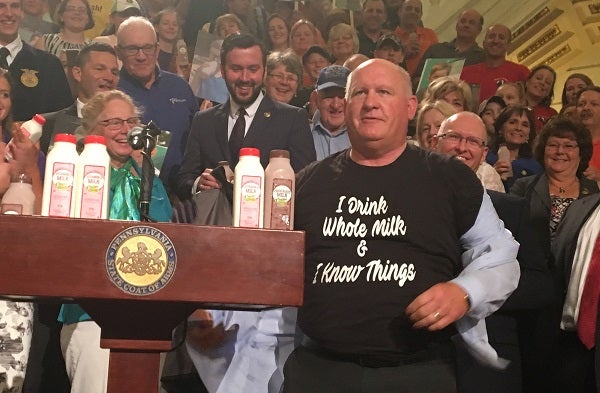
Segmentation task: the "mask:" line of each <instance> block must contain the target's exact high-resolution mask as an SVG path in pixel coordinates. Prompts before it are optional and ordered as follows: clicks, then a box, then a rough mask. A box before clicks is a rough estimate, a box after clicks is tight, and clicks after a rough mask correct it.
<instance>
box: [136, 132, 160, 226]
mask: <svg viewBox="0 0 600 393" xmlns="http://www.w3.org/2000/svg"><path fill="white" fill-rule="evenodd" d="M160 133H161V130H160V129H159V128H158V127H156V125H155V124H154V123H153V122H152V121H150V122H149V123H148V125H147V126H146V127H144V130H143V131H142V134H141V135H140V137H141V139H142V141H141V142H143V146H142V175H141V186H140V200H139V203H138V209H139V211H140V220H141V221H144V222H156V220H155V219H153V218H152V217H150V201H151V200H152V184H153V182H154V169H155V168H154V162H153V161H152V157H151V155H150V154H151V153H152V150H154V148H155V147H156V137H157V136H158V135H160Z"/></svg>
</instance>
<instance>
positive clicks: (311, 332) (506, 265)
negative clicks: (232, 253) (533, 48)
mask: <svg viewBox="0 0 600 393" xmlns="http://www.w3.org/2000/svg"><path fill="white" fill-rule="evenodd" d="M331 6H332V3H331V2H330V1H328V0H304V1H291V0H255V1H251V0H223V1H221V0H211V1H208V0H206V1H205V0H202V1H198V0H0V128H1V131H2V143H1V144H0V157H4V156H5V154H4V153H5V152H6V151H8V152H9V153H10V155H12V157H13V159H12V160H10V161H8V162H5V161H4V160H2V163H0V196H1V195H2V194H3V193H4V192H5V191H6V190H7V189H8V187H9V185H10V182H11V178H14V177H15V176H18V175H20V174H25V175H26V176H27V177H29V178H30V179H31V182H32V188H33V191H34V193H35V195H36V197H37V203H36V210H37V213H39V212H40V209H41V207H40V206H41V195H42V191H41V190H42V186H43V182H44V179H43V174H44V167H45V156H46V155H47V154H48V152H49V151H50V149H52V144H53V140H54V137H55V135H56V134H59V133H71V134H74V135H75V136H76V137H77V139H78V140H81V139H83V138H84V137H85V136H87V135H102V136H103V137H104V138H105V140H106V146H107V151H108V153H109V155H110V157H111V167H112V169H111V181H110V218H111V219H127V220H140V215H139V212H138V211H137V209H136V208H135V206H136V203H137V202H136V201H135V200H134V199H135V198H134V196H135V195H139V191H140V190H139V188H140V181H139V179H140V175H141V169H140V167H141V165H140V160H139V154H137V152H136V151H135V150H133V149H132V148H131V146H130V145H129V143H128V140H127V139H128V138H127V133H128V132H129V130H131V129H132V128H133V127H135V126H138V125H140V124H142V123H144V124H146V123H148V122H150V121H153V122H154V123H155V124H156V125H157V126H158V127H159V128H160V129H162V130H164V131H163V133H164V134H165V135H168V138H166V139H167V140H168V141H169V144H168V150H167V152H166V155H165V157H164V162H163V163H162V165H161V167H160V168H157V172H158V173H159V176H158V177H157V178H156V179H155V181H154V184H153V198H152V202H151V204H150V216H152V217H153V218H154V219H156V220H157V221H163V222H164V221H177V222H184V223H191V222H194V209H195V205H194V196H195V195H196V194H197V193H199V192H204V191H206V190H210V189H218V188H221V187H222V184H221V183H220V182H219V181H218V180H217V178H215V176H213V175H212V170H213V169H214V168H216V167H218V166H219V165H220V163H222V162H223V161H227V162H228V163H229V165H230V167H231V168H234V167H235V165H236V164H237V162H238V160H239V157H238V154H239V149H240V148H241V147H256V148H258V149H259V150H260V162H261V164H262V165H263V167H266V166H267V164H268V161H269V154H270V151H271V150H274V149H285V150H288V151H289V152H290V159H291V160H290V161H291V166H292V168H293V169H294V171H295V172H296V173H297V188H296V191H297V192H296V205H295V216H296V222H295V227H296V229H299V230H303V231H305V232H306V256H305V258H306V264H305V294H304V305H303V306H302V307H300V308H299V309H298V310H296V309H292V308H283V309H270V310H264V311H261V312H242V311H227V310H202V311H199V312H197V313H195V316H194V317H193V320H192V319H191V320H190V323H189V326H188V328H187V335H188V338H187V340H186V342H185V345H183V346H182V347H180V348H179V350H181V351H183V353H184V355H185V356H186V357H188V358H189V361H190V362H191V363H193V364H194V367H195V369H196V372H195V373H194V374H195V378H191V379H190V378H187V379H184V378H182V379H181V380H180V381H177V378H175V379H173V378H171V379H170V381H169V383H165V384H164V386H163V387H164V388H165V389H167V390H168V392H169V393H176V392H209V393H228V392H251V393H253V392H256V393H260V392H269V393H275V392H280V391H283V392H397V391H408V392H465V393H467V392H478V393H481V392H484V393H485V392H508V393H520V392H533V393H538V392H560V393H563V392H574V393H579V392H581V393H587V392H600V375H597V373H598V372H600V371H596V370H600V366H599V365H600V356H596V354H595V352H596V341H597V339H596V336H598V335H597V326H596V317H597V315H598V313H597V309H598V299H599V297H600V290H599V289H598V288H600V285H598V283H599V282H600V246H596V243H598V241H600V240H598V241H597V238H598V234H599V232H600V225H598V224H599V223H598V222H597V221H598V217H599V216H598V214H597V211H598V209H600V207H599V205H600V189H599V187H598V184H600V183H599V182H600V87H597V86H595V85H594V81H593V80H591V79H590V78H589V77H588V76H587V75H585V74H580V73H577V74H572V75H569V76H568V77H567V79H566V81H565V83H564V86H563V87H562V92H560V91H559V90H557V87H555V82H556V79H557V75H556V72H555V70H554V69H552V67H550V66H548V65H543V64H541V65H537V66H535V67H533V68H532V69H531V70H530V69H528V68H527V67H526V66H524V65H521V64H518V63H514V62H511V61H509V60H507V51H508V48H509V45H510V43H511V37H512V34H511V30H510V28H509V27H507V26H505V25H503V24H499V23H496V22H497V21H492V22H491V23H489V22H488V23H487V24H485V22H484V18H483V16H482V15H481V13H480V12H479V11H478V10H475V9H465V10H463V11H462V12H460V14H459V15H458V18H457V20H456V37H455V38H454V39H452V40H451V41H448V42H438V37H437V35H436V33H435V29H434V27H435V26H430V27H431V28H429V27H425V26H423V21H422V16H423V7H422V4H421V1H420V0H363V1H361V7H362V8H361V9H360V10H357V11H356V12H354V13H353V14H350V12H349V11H347V10H342V9H335V8H333V9H332V8H331ZM480 35H483V37H482V41H481V42H482V45H481V46H480V45H479V44H478V39H479V38H480ZM207 37H209V40H208V41H207V40H206V38H207ZM456 58H459V59H464V64H463V63H461V67H459V69H456V68H455V66H454V65H453V64H452V63H453V62H454V61H455V60H456ZM555 90H556V91H555ZM555 93H556V94H557V95H558V93H561V103H560V105H561V107H560V110H559V111H557V110H555V109H554V108H553V107H552V104H555V103H554V101H553V98H554V95H555ZM557 109H558V108H557ZM36 113H39V114H43V116H44V117H45V118H46V122H45V124H44V126H43V131H42V136H41V138H40V141H39V143H33V142H31V140H30V139H28V138H27V136H26V135H25V134H24V133H23V132H22V130H21V129H20V124H21V123H22V122H23V121H25V120H28V119H30V118H32V117H33V115H34V114H36ZM11 139H12V141H13V142H11V143H10V144H9V143H8V142H9V140H11ZM192 207H193V208H192ZM182 212H184V213H182ZM265 257H268V256H265ZM590 299H592V300H590ZM198 318H199V319H200V321H201V322H202V323H197V322H198ZM599 337H600V336H599ZM7 343H8V345H7ZM0 344H2V345H1V346H0V354H1V355H2V356H0V393H9V392H10V393H20V392H32V393H33V392H36V393H37V392H52V393H57V392H58V393H61V392H67V391H71V392H84V393H104V392H106V387H107V378H108V362H109V359H108V351H107V350H105V349H102V348H100V327H99V326H98V325H97V324H96V323H95V322H94V321H93V320H92V319H91V317H90V316H89V315H88V314H87V313H86V312H85V310H84V309H82V308H81V307H79V306H78V305H74V304H69V305H64V306H62V307H61V306H60V305H55V304H47V303H35V304H32V303H23V302H12V301H1V302H0ZM174 381H175V382H174ZM597 386H598V387H597Z"/></svg>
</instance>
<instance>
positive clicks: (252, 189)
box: [240, 176, 263, 228]
mask: <svg viewBox="0 0 600 393" xmlns="http://www.w3.org/2000/svg"><path fill="white" fill-rule="evenodd" d="M261 194H262V178H261V177H260V176H242V187H241V196H240V226H241V227H246V228H259V227H260V217H261V215H262V214H263V212H262V209H261V203H260V201H261Z"/></svg>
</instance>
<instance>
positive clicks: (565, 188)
mask: <svg viewBox="0 0 600 393" xmlns="http://www.w3.org/2000/svg"><path fill="white" fill-rule="evenodd" d="M575 184H579V179H578V178H575V179H573V180H572V181H571V182H570V183H569V184H561V185H558V184H554V183H552V182H550V186H551V187H553V188H554V189H555V190H558V194H559V195H560V194H566V193H569V192H570V191H572V190H573V188H572V187H573V185H575Z"/></svg>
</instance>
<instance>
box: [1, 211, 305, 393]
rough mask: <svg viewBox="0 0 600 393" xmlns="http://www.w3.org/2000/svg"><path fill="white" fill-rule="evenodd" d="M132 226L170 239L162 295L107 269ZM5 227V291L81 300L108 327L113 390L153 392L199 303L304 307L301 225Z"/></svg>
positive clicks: (37, 223)
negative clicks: (177, 335)
mask: <svg viewBox="0 0 600 393" xmlns="http://www.w3.org/2000/svg"><path fill="white" fill-rule="evenodd" d="M134 227H136V228H138V227H140V228H142V232H143V231H151V232H156V231H154V229H158V230H159V231H160V232H162V233H163V234H164V235H166V236H167V237H168V239H170V241H171V243H172V248H173V249H172V250H171V251H173V254H175V255H176V260H175V262H173V261H171V264H170V265H169V263H167V267H169V266H170V267H171V268H173V269H172V270H171V271H170V274H169V277H166V278H165V279H163V281H162V282H163V284H164V285H162V288H160V289H159V290H157V291H156V292H151V291H147V292H146V293H144V291H143V290H140V289H137V290H133V289H132V288H133V287H132V286H130V285H121V286H118V285H117V284H116V283H115V280H114V277H115V275H114V271H113V279H111V276H110V274H109V271H110V267H109V266H110V263H107V259H108V260H110V255H111V253H110V248H111V247H112V249H113V251H114V249H115V248H116V246H115V245H116V244H117V243H118V242H119V239H121V238H119V239H116V241H117V243H115V237H116V236H117V235H119V234H120V233H130V232H132V230H133V229H134ZM0 234H1V237H2V239H3V240H2V242H0V255H2V261H3V271H2V274H0V296H3V297H9V298H12V299H17V300H18V299H20V300H31V301H35V300H36V299H40V300H42V299H43V300H48V299H55V300H57V301H62V302H77V303H79V304H81V305H82V306H83V308H84V309H85V310H86V311H87V312H88V313H89V314H90V315H91V316H92V317H93V318H94V320H95V321H96V322H97V323H98V325H100V327H101V328H102V340H101V346H102V347H105V348H109V349H110V350H111V353H110V366H109V381H108V392H112V393H116V392H131V393H133V392H144V393H148V392H155V391H156V390H157V386H158V378H159V356H160V352H164V351H168V350H170V349H171V332H172V330H173V329H174V328H175V326H176V325H177V324H178V323H179V322H181V321H182V320H184V319H185V318H186V317H187V316H188V315H189V314H190V313H191V312H193V310H195V309H197V308H231V309H240V310H260V309H263V308H266V307H269V306H299V305H301V304H302V295H303V284H304V233H302V232H295V231H272V230H258V229H242V228H226V227H210V226H192V225H186V224H154V223H153V224H149V223H140V222H133V221H108V220H82V219H60V218H48V217H31V216H0ZM121 236H124V235H121ZM158 236H159V235H157V237H156V238H157V239H158V238H159V237H158ZM134 242H135V244H139V242H138V241H137V240H136V239H134ZM129 248H131V247H129ZM140 249H141V250H142V251H144V246H141V248H140V246H138V251H139V250H140ZM131 251H133V250H131ZM128 252H129V251H128ZM140 252H141V251H140ZM155 253H158V252H156V251H155ZM167 254H168V253H167ZM120 255H121V254H120ZM162 256H163V260H164V259H168V258H166V257H167V256H168V255H165V253H163V255H162ZM121 259H125V258H123V257H121ZM156 259H157V260H158V259H160V258H156ZM132 260H133V259H130V261H132ZM121 262H122V261H121ZM151 262H152V261H151ZM167 262H168V261H167ZM159 264H160V263H159ZM119 266H124V265H119ZM132 274H133V273H132ZM163 277H164V276H163ZM167 278H170V279H169V280H167ZM150 288H151V289H156V286H155V285H154V286H153V285H151V286H150ZM150 292H151V293H150ZM132 293H133V294H132Z"/></svg>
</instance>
